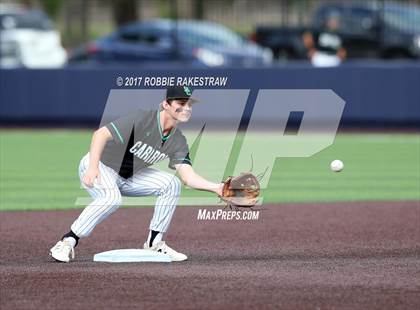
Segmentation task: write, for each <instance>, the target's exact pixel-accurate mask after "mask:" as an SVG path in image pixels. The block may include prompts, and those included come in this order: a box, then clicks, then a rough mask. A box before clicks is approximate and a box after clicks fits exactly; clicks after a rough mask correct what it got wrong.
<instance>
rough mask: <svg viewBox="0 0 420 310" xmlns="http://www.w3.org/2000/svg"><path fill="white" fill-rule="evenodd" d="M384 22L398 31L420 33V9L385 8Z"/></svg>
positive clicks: (414, 7)
mask: <svg viewBox="0 0 420 310" xmlns="http://www.w3.org/2000/svg"><path fill="white" fill-rule="evenodd" d="M384 20H385V22H386V23H387V24H388V25H390V26H392V27H395V28H397V29H400V30H405V31H413V32H420V7H418V6H414V5H413V6H385V10H384Z"/></svg>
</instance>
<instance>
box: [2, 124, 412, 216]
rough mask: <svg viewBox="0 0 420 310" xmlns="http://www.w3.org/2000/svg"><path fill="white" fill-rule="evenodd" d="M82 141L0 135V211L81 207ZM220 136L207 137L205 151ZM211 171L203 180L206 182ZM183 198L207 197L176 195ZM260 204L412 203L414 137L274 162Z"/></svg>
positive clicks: (340, 141) (70, 135)
mask: <svg viewBox="0 0 420 310" xmlns="http://www.w3.org/2000/svg"><path fill="white" fill-rule="evenodd" d="M90 135H91V132H90V131H80V130H79V131H70V130H68V131H66V130H33V131H29V130H2V131H0V205H1V206H0V210H36V209H69V208H77V207H82V206H80V205H78V206H77V205H75V201H76V198H77V197H88V195H87V193H86V192H84V191H83V190H82V189H80V186H79V180H78V172H77V168H78V165H79V160H80V158H81V156H82V155H83V154H85V153H86V151H87V149H88V146H89V143H90ZM265 135H266V136H267V135H269V134H267V133H265ZM224 137H225V135H224V134H222V133H211V136H210V139H212V140H214V143H212V145H213V146H216V147H213V149H212V151H213V152H217V147H218V146H219V145H220V141H221V140H223V138H224ZM212 140H211V141H212ZM256 141H260V142H256V145H255V148H256V149H258V148H263V147H264V145H263V144H262V143H263V142H261V141H262V139H257V140H256ZM258 143H260V144H261V145H258ZM336 158H339V159H341V160H343V161H344V165H345V168H344V170H343V171H342V172H340V173H333V172H331V171H330V170H329V163H330V161H331V160H333V159H336ZM211 169H212V167H210V166H209V167H208V168H207V169H206V171H203V173H204V175H206V176H211ZM198 172H200V171H198ZM214 181H216V180H214ZM184 195H192V196H199V197H201V196H203V195H204V196H205V195H207V194H206V193H202V192H198V191H192V190H184ZM263 197H264V202H315V201H317V202H329V201H357V200H420V135H418V134H341V135H338V136H337V137H336V140H335V143H334V144H333V145H332V146H330V147H328V148H327V149H325V150H323V151H321V152H319V153H317V154H315V155H314V156H312V157H308V158H278V159H277V160H276V162H275V165H274V168H273V173H272V175H271V178H270V180H269V186H268V188H267V189H266V190H264V191H263Z"/></svg>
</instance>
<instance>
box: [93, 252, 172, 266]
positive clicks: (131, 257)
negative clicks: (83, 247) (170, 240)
mask: <svg viewBox="0 0 420 310" xmlns="http://www.w3.org/2000/svg"><path fill="white" fill-rule="evenodd" d="M93 261H94V262H107V263H133V262H165V263H170V262H171V261H172V260H171V258H170V257H169V255H166V254H160V253H156V252H155V251H150V250H141V249H120V250H112V251H106V252H102V253H97V254H95V255H94V256H93Z"/></svg>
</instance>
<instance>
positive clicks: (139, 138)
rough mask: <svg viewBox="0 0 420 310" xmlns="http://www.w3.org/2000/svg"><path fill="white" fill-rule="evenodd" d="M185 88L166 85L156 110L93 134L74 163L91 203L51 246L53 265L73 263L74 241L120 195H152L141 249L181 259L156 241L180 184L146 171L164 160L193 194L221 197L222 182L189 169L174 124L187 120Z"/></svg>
mask: <svg viewBox="0 0 420 310" xmlns="http://www.w3.org/2000/svg"><path fill="white" fill-rule="evenodd" d="M190 96H191V90H190V89H189V88H188V87H186V86H176V87H170V88H168V89H167V91H166V98H165V99H164V100H163V101H162V102H161V104H160V106H159V109H157V110H154V111H142V110H138V111H137V112H135V113H132V114H130V115H127V116H124V117H121V118H119V119H117V120H115V121H113V122H111V123H109V124H107V125H106V126H103V127H101V128H99V129H98V130H96V131H95V132H94V134H93V137H92V142H91V145H90V151H89V153H88V154H86V155H85V156H84V157H83V158H82V160H81V161H80V166H79V177H80V180H81V183H82V186H83V187H84V188H85V189H86V190H87V191H88V193H89V194H90V195H91V196H92V198H93V201H92V203H90V204H89V205H88V206H87V207H86V208H85V209H84V210H83V211H82V213H81V214H80V215H79V217H78V218H77V219H76V220H75V221H74V223H73V224H72V225H71V229H70V231H69V232H68V233H66V234H65V235H64V236H63V237H62V238H61V240H60V241H58V242H57V244H56V245H55V246H54V247H52V248H51V250H50V255H51V256H52V257H53V258H54V259H55V260H57V261H60V262H70V260H72V259H74V248H75V247H76V246H77V244H78V242H79V239H81V238H84V237H87V236H89V235H90V233H91V232H92V230H93V229H94V228H95V227H96V225H98V224H99V223H100V222H102V221H103V220H104V219H106V218H107V217H108V216H109V215H111V214H112V213H113V212H114V211H116V210H117V209H118V207H119V206H120V204H121V196H148V195H155V196H157V200H156V204H155V208H154V213H153V217H152V220H151V222H150V226H149V229H150V231H149V235H148V237H147V240H146V242H145V243H144V245H143V248H144V249H148V250H152V251H157V252H161V253H165V254H168V255H169V256H170V257H171V259H172V261H183V260H186V259H187V256H186V255H184V254H182V253H179V252H177V251H175V250H174V249H172V248H170V247H169V246H168V245H167V244H166V243H165V242H164V241H163V240H162V239H163V234H164V233H165V232H166V231H167V230H168V227H169V224H170V222H171V219H172V216H173V214H174V211H175V207H176V204H177V201H178V198H179V195H180V192H181V182H180V180H179V179H178V178H177V177H176V176H175V175H172V174H169V173H167V172H164V171H161V170H158V169H154V168H150V166H152V165H153V164H155V163H157V162H160V161H162V160H164V159H166V158H169V167H170V168H172V169H175V170H176V171H177V172H178V174H179V176H180V178H181V180H182V182H183V183H184V184H185V185H187V186H189V187H191V188H195V189H198V190H205V191H209V192H214V193H215V194H217V195H219V196H221V194H222V188H223V183H213V182H210V181H207V180H205V179H204V178H202V177H201V176H199V175H198V174H197V173H195V171H194V170H193V168H192V166H191V160H190V158H189V150H188V145H187V142H186V139H185V137H184V135H183V134H182V132H181V130H180V129H179V128H177V124H178V123H182V122H187V121H188V120H189V118H190V116H191V111H192V104H193V103H194V102H195V101H196V100H194V99H193V98H191V97H190Z"/></svg>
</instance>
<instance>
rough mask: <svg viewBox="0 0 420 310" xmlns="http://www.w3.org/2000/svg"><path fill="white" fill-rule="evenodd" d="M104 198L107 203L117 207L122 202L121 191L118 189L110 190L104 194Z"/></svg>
mask: <svg viewBox="0 0 420 310" xmlns="http://www.w3.org/2000/svg"><path fill="white" fill-rule="evenodd" d="M104 200H106V201H107V204H108V205H111V206H116V207H119V206H120V205H121V203H122V197H121V193H120V192H119V191H112V192H109V193H107V194H106V196H105V198H104Z"/></svg>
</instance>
